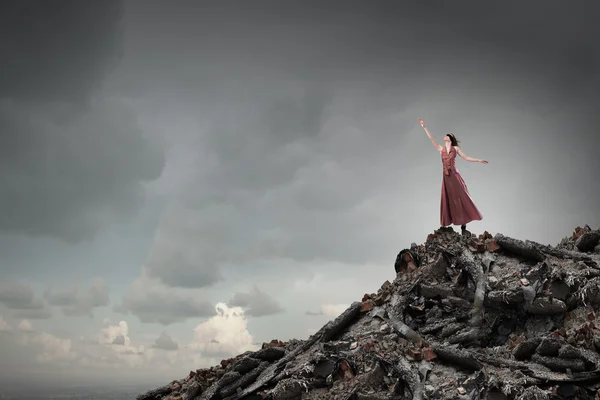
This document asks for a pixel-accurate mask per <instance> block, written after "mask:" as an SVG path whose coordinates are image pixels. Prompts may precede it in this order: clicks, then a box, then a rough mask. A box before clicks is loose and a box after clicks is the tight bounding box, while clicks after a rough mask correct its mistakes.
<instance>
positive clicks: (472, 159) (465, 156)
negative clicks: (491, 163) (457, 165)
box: [454, 146, 488, 164]
mask: <svg viewBox="0 0 600 400" xmlns="http://www.w3.org/2000/svg"><path fill="white" fill-rule="evenodd" d="M454 148H455V149H456V152H457V153H458V155H459V156H461V157H462V158H463V159H465V160H467V161H469V162H478V163H482V164H487V163H488V162H487V160H480V159H478V158H473V157H469V156H468V155H466V154H465V153H463V151H462V150H461V149H460V147H458V146H454Z"/></svg>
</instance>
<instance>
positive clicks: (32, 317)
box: [0, 0, 600, 385]
mask: <svg viewBox="0 0 600 400" xmlns="http://www.w3.org/2000/svg"><path fill="white" fill-rule="evenodd" d="M0 8H1V9H0V33H1V38H2V39H0V51H1V55H2V63H1V64H0V130H1V132H2V134H1V135H0V152H1V154H0V167H1V168H0V187H1V188H2V196H1V197H0V272H1V277H2V279H1V280H0V359H1V360H3V361H2V363H0V376H2V377H3V378H6V379H7V380H11V381H13V382H15V381H17V382H18V381H19V378H22V379H21V380H25V378H24V376H25V375H24V374H25V371H27V373H28V375H27V380H28V382H31V376H32V375H31V374H33V375H34V376H35V379H36V382H39V384H40V385H41V384H45V383H46V382H50V381H54V382H61V383H65V384H66V383H69V382H72V381H73V380H75V379H81V380H83V381H85V382H90V383H93V382H103V381H107V380H111V381H114V382H117V381H120V380H129V381H132V382H133V381H135V382H141V381H144V382H149V384H152V383H156V384H157V385H159V384H162V383H165V382H168V381H169V380H170V379H175V378H180V377H183V376H185V374H187V372H188V371H189V370H190V369H196V368H199V367H203V366H207V365H212V364H215V363H217V362H219V361H220V360H221V359H222V358H225V357H228V356H231V355H235V354H238V353H240V352H243V351H246V350H249V349H253V348H255V347H256V346H258V345H260V343H262V342H263V341H268V340H271V339H273V338H278V339H282V340H286V339H289V338H293V337H295V338H301V339H302V338H306V337H308V335H309V334H311V333H312V332H314V331H315V330H317V329H318V328H320V327H321V326H322V325H323V324H324V323H326V322H327V321H328V320H329V319H331V318H332V317H335V316H336V315H337V314H338V313H339V312H341V311H342V310H344V309H345V307H346V306H347V305H348V304H349V303H351V302H352V301H355V300H359V299H360V298H361V297H362V295H363V294H364V293H366V292H369V293H370V292H374V291H376V290H377V289H378V288H379V286H380V285H381V284H382V283H383V282H384V281H385V280H386V279H389V280H392V279H393V278H394V269H393V262H394V260H395V257H396V254H397V253H398V252H399V251H400V250H401V249H403V248H406V247H409V246H410V244H411V243H412V242H416V243H423V242H424V241H425V238H426V236H427V234H428V233H430V232H432V231H433V230H434V229H436V228H438V227H439V209H440V208H439V207H440V203H439V202H440V186H441V179H442V166H441V160H440V155H439V154H438V153H437V152H436V151H435V149H434V148H433V146H432V145H431V143H429V140H428V139H427V136H426V135H425V133H424V132H423V130H422V129H421V127H420V126H419V124H418V122H417V119H418V118H423V119H424V120H425V122H426V123H427V125H428V127H429V129H430V131H431V132H432V133H433V134H434V135H435V137H436V138H438V140H440V141H441V140H442V138H443V136H444V135H445V134H446V133H449V132H454V133H455V134H456V136H457V137H458V138H459V140H461V141H462V149H463V151H464V152H465V153H466V154H468V155H470V156H472V157H476V158H484V159H487V160H489V164H488V165H483V164H478V163H467V162H465V161H464V160H460V159H459V160H458V161H457V163H458V168H459V170H460V171H461V173H462V175H463V177H464V178H465V180H466V182H467V184H468V187H469V190H470V192H471V195H472V197H473V198H474V200H475V202H476V204H477V206H478V207H479V209H480V211H481V212H482V214H483V217H484V218H483V221H481V222H476V223H472V224H470V229H471V230H472V231H473V232H474V233H482V232H483V231H484V230H487V231H489V232H491V233H492V234H495V233H498V232H501V233H503V234H506V235H510V236H515V237H518V238H523V239H532V240H536V241H539V242H542V243H545V244H556V243H558V242H559V241H560V240H561V239H562V238H563V237H564V236H567V235H569V234H570V233H571V232H572V230H573V229H574V228H575V227H576V226H582V225H584V224H589V225H591V226H592V227H594V228H596V227H598V226H599V225H600V212H599V208H598V199H600V190H599V188H600V174H599V173H598V171H600V157H599V156H598V154H599V151H600V147H599V146H600V144H598V142H597V140H596V137H597V132H598V124H599V123H600V121H599V115H600V113H599V112H598V111H599V109H600V74H599V72H600V47H599V44H598V38H600V24H598V23H597V21H598V20H600V3H598V1H595V0H589V1H586V0H576V1H575V0H574V1H571V2H565V1H561V0H539V1H533V0H531V1H521V0H519V1H516V0H504V1H498V2H493V3H492V2H481V1H475V0H473V1H452V2H444V1H440V0H437V1H433V0H419V1H406V2H398V1H386V0H381V1H370V2H365V1H353V0H344V1H330V2H322V1H294V0H289V1H262V0H252V1H237V2H234V1H231V2H222V1H212V2H209V1H203V2H199V1H191V0H190V1H188V0H177V1H153V0H144V1H126V2H124V3H120V2H117V1H112V0H110V1H109V0H104V1H97V2H92V1H78V0H72V1H71V0H69V1H66V0H61V1H60V2H45V1H42V0H39V1H22V0H10V1H9V0H5V1H3V2H1V3H0ZM6 360H9V362H6ZM49 365H50V366H51V367H49ZM29 384H30V383H29Z"/></svg>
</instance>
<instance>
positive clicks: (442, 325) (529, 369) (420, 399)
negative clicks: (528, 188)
mask: <svg viewBox="0 0 600 400" xmlns="http://www.w3.org/2000/svg"><path fill="white" fill-rule="evenodd" d="M394 267H395V271H396V279H394V281H393V282H389V281H386V282H385V283H384V284H383V285H382V286H381V288H380V289H379V291H378V292H377V293H373V294H365V296H364V297H363V298H362V300H361V301H360V302H359V301H357V302H355V303H353V304H352V305H351V306H350V307H349V308H348V309H347V310H346V311H345V312H344V313H342V314H341V315H340V316H338V317H337V318H336V319H335V320H333V321H330V322H329V323H328V324H326V325H325V326H324V327H323V328H322V329H321V330H320V331H319V332H317V333H316V334H314V335H313V336H311V337H310V338H309V339H308V340H302V341H301V340H292V341H290V342H287V343H282V342H279V341H277V340H274V341H272V342H271V343H265V344H263V346H262V349H261V350H258V351H256V352H247V353H244V354H241V355H239V356H237V357H235V358H232V359H228V360H223V361H222V362H221V364H220V365H218V366H215V367H211V368H208V369H200V370H197V371H192V372H190V374H189V375H188V376H187V377H186V378H184V379H181V380H179V381H174V382H171V383H169V384H167V385H166V386H164V387H160V388H158V389H155V390H151V391H149V392H147V393H145V394H141V395H139V396H138V397H137V400H238V399H240V400H241V399H245V400H250V399H256V400H258V399H272V400H282V399H306V400H308V399H315V400H316V399H332V400H334V399H335V400H337V399H339V400H353V399H356V400H360V399H364V400H384V399H403V400H410V399H413V400H425V399H469V400H474V399H494V400H502V399H518V400H536V399H537V400H542V399H580V400H583V399H595V400H598V399H600V312H599V311H598V310H599V308H600V230H592V229H591V228H589V227H588V226H586V227H584V228H577V229H576V230H575V232H573V234H572V235H571V236H569V237H567V238H565V239H563V240H562V241H561V243H559V244H558V245H557V246H545V245H541V244H538V243H534V242H531V241H522V240H518V239H514V238H509V237H506V236H504V235H502V234H497V235H495V236H494V237H492V235H490V234H489V233H487V232H485V233H484V234H482V235H480V236H479V237H476V236H474V235H471V234H470V233H468V232H466V233H465V234H463V235H460V234H458V233H456V232H455V231H454V230H452V229H451V228H450V229H440V230H438V231H436V232H434V233H432V234H430V235H429V236H428V238H427V241H426V242H425V243H424V244H422V245H416V244H413V245H411V248H409V249H404V250H402V251H401V252H400V254H398V257H397V258H396V262H395V266H394Z"/></svg>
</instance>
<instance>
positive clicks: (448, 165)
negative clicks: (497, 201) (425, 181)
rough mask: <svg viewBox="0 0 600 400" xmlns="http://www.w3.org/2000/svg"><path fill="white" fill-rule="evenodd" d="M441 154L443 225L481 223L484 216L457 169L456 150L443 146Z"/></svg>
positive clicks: (452, 147)
mask: <svg viewBox="0 0 600 400" xmlns="http://www.w3.org/2000/svg"><path fill="white" fill-rule="evenodd" d="M441 154H442V164H443V167H444V175H443V179H442V201H441V207H440V222H441V225H442V226H449V225H464V224H467V223H469V222H471V221H481V220H482V219H483V216H482V215H481V213H480V212H479V210H478V209H477V207H476V206H475V203H474V202H473V199H471V195H470V194H469V190H468V189H467V184H466V183H465V181H464V180H463V178H462V176H460V173H459V172H458V170H457V169H456V165H455V161H456V154H457V153H456V149H455V148H454V146H451V147H450V150H448V149H447V148H446V146H443V149H442V151H441Z"/></svg>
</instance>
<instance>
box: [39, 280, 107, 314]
mask: <svg viewBox="0 0 600 400" xmlns="http://www.w3.org/2000/svg"><path fill="white" fill-rule="evenodd" d="M109 292H110V289H109V286H108V283H107V282H106V280H104V279H103V278H96V279H94V281H93V282H92V285H91V286H90V287H89V288H87V289H85V290H84V291H80V290H79V288H77V287H76V286H71V287H57V286H50V287H49V288H48V289H46V291H45V292H44V298H45V299H46V301H47V302H48V304H50V305H53V306H60V307H62V311H63V313H64V314H65V315H68V316H84V315H85V316H93V314H92V311H93V310H94V309H95V308H97V307H104V306H107V305H108V304H109V296H108V295H109Z"/></svg>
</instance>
